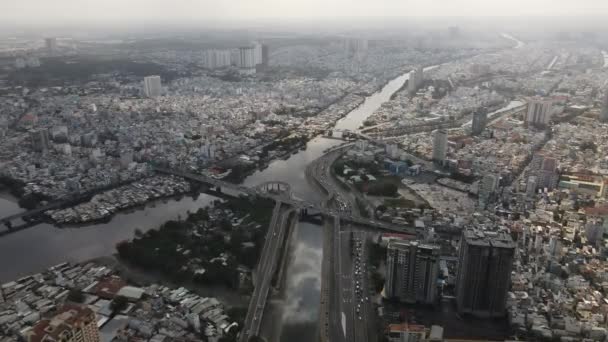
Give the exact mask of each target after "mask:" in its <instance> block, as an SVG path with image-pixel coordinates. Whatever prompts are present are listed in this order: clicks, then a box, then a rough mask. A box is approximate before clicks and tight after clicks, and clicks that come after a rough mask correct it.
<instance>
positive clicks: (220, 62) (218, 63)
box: [203, 50, 231, 69]
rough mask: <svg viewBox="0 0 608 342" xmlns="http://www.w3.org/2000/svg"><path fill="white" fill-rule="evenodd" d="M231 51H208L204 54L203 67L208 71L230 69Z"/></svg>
mask: <svg viewBox="0 0 608 342" xmlns="http://www.w3.org/2000/svg"><path fill="white" fill-rule="evenodd" d="M230 55H231V51H230V50H206V51H205V52H204V53H203V67H205V68H207V69H218V68H225V67H229V66H230V64H231V61H230Z"/></svg>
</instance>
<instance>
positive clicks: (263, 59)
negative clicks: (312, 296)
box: [253, 42, 268, 66]
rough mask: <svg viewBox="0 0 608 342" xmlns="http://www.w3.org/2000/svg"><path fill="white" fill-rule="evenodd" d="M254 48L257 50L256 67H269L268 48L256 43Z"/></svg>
mask: <svg viewBox="0 0 608 342" xmlns="http://www.w3.org/2000/svg"><path fill="white" fill-rule="evenodd" d="M253 48H254V50H255V65H256V66H258V65H261V66H268V46H266V45H264V44H262V43H259V42H255V43H254V44H253Z"/></svg>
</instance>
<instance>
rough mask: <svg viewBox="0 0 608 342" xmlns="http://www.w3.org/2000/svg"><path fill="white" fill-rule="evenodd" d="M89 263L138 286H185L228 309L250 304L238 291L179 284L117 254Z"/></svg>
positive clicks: (192, 283) (94, 259)
mask: <svg viewBox="0 0 608 342" xmlns="http://www.w3.org/2000/svg"><path fill="white" fill-rule="evenodd" d="M89 262H92V263H94V264H96V265H100V266H106V267H108V268H111V269H113V270H115V271H116V272H117V273H118V274H119V275H120V276H121V277H122V278H123V279H125V280H126V281H127V282H128V283H132V284H136V285H137V286H149V285H151V284H160V285H163V286H167V287H172V288H178V287H182V286H184V287H186V288H188V290H190V291H192V292H194V293H196V294H198V295H199V296H203V297H215V298H218V299H219V300H220V301H221V302H222V303H223V304H225V305H226V306H228V307H237V308H246V307H247V304H248V298H249V297H248V295H247V294H242V293H238V291H233V290H229V289H227V288H225V287H222V286H207V285H202V284H199V283H196V282H179V283H178V282H175V281H173V280H172V279H171V278H170V277H167V276H166V275H163V274H162V273H161V272H158V271H152V270H146V269H143V268H141V267H138V266H136V265H133V264H131V263H129V262H128V261H126V260H124V259H121V258H120V257H119V256H118V255H117V254H113V255H109V256H103V257H98V258H93V259H90V260H87V261H84V262H83V264H86V263H89Z"/></svg>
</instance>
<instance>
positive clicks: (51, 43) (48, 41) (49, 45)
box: [44, 38, 57, 52]
mask: <svg viewBox="0 0 608 342" xmlns="http://www.w3.org/2000/svg"><path fill="white" fill-rule="evenodd" d="M44 44H45V45H46V49H47V50H48V51H49V52H55V50H57V38H45V39H44Z"/></svg>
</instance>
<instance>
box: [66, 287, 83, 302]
mask: <svg viewBox="0 0 608 342" xmlns="http://www.w3.org/2000/svg"><path fill="white" fill-rule="evenodd" d="M84 299H85V298H84V294H83V293H82V291H81V290H79V289H71V290H70V292H69V293H68V300H69V301H70V302H73V303H82V302H84Z"/></svg>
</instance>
